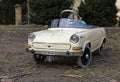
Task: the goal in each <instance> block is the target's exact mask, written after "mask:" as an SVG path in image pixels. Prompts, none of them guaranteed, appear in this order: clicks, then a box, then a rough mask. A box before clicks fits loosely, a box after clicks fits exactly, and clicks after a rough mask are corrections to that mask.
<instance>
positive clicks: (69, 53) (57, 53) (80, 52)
mask: <svg viewBox="0 0 120 82" xmlns="http://www.w3.org/2000/svg"><path fill="white" fill-rule="evenodd" d="M26 51H27V52H30V53H33V54H40V55H46V56H82V54H83V51H79V52H70V51H65V52H59V51H39V50H38V51H37V50H29V49H26Z"/></svg>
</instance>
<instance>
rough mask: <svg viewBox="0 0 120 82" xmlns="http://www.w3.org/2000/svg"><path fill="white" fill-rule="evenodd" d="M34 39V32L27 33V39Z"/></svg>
mask: <svg viewBox="0 0 120 82" xmlns="http://www.w3.org/2000/svg"><path fill="white" fill-rule="evenodd" d="M34 39H35V34H33V33H30V34H29V35H28V41H31V42H32V41H33V40H34Z"/></svg>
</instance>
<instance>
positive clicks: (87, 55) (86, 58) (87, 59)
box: [77, 47, 92, 67]
mask: <svg viewBox="0 0 120 82" xmlns="http://www.w3.org/2000/svg"><path fill="white" fill-rule="evenodd" d="M91 59H92V53H91V51H90V48H89V47H86V48H85V51H84V53H83V55H82V56H80V57H78V61H77V63H78V66H80V67H87V66H88V65H89V64H90V63H91Z"/></svg>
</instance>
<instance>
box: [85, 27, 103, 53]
mask: <svg viewBox="0 0 120 82" xmlns="http://www.w3.org/2000/svg"><path fill="white" fill-rule="evenodd" d="M100 35H101V32H100V29H98V28H93V29H89V32H88V34H87V39H88V41H90V43H91V49H92V51H94V50H96V48H97V47H98V45H99V43H100V37H101V36H100Z"/></svg>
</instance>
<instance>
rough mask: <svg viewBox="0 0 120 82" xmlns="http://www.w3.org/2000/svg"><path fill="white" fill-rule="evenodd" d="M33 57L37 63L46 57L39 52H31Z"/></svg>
mask: <svg viewBox="0 0 120 82" xmlns="http://www.w3.org/2000/svg"><path fill="white" fill-rule="evenodd" d="M33 59H34V61H35V62H36V63H37V64H40V63H41V62H43V61H44V60H45V59H46V56H42V55H40V54H33Z"/></svg>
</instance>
